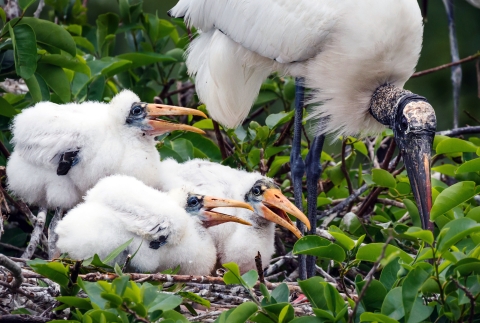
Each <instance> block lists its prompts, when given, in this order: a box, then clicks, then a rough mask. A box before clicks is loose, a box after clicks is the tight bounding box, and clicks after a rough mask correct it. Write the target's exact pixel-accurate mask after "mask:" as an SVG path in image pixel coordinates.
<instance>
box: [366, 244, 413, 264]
mask: <svg viewBox="0 0 480 323" xmlns="http://www.w3.org/2000/svg"><path fill="white" fill-rule="evenodd" d="M384 246H385V244H384V243H370V244H368V245H365V246H363V247H360V248H359V249H358V252H357V260H362V261H370V262H376V261H377V260H378V258H379V257H380V255H381V254H382V250H383V247H384ZM393 253H397V254H398V256H399V257H400V258H401V259H402V260H403V261H404V262H406V263H411V262H412V261H413V258H412V257H410V256H409V255H408V254H407V253H406V252H405V251H403V250H402V249H400V248H398V247H395V246H392V245H390V244H389V245H388V246H387V248H386V249H385V257H384V259H385V258H388V257H390V256H391V255H392V254H393Z"/></svg>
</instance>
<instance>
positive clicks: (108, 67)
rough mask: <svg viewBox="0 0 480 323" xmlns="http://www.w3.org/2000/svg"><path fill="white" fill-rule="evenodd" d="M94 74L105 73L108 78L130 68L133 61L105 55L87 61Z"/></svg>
mask: <svg viewBox="0 0 480 323" xmlns="http://www.w3.org/2000/svg"><path fill="white" fill-rule="evenodd" d="M87 64H88V66H89V67H90V71H91V73H92V77H93V76H97V75H103V76H105V77H107V78H109V77H112V76H114V75H115V74H119V73H121V72H124V71H127V70H128V69H130V66H131V65H132V62H130V61H127V60H124V59H118V58H115V57H104V58H102V59H97V60H94V61H89V62H87Z"/></svg>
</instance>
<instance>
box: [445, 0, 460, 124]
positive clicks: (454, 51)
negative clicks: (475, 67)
mask: <svg viewBox="0 0 480 323" xmlns="http://www.w3.org/2000/svg"><path fill="white" fill-rule="evenodd" d="M443 4H444V5H445V9H446V11H447V17H448V31H449V32H448V35H449V38H450V53H451V56H452V62H457V61H459V60H460V55H459V53H458V41H457V31H456V28H455V12H454V0H443ZM452 85H453V128H458V107H459V104H460V87H461V86H462V67H461V65H456V66H452Z"/></svg>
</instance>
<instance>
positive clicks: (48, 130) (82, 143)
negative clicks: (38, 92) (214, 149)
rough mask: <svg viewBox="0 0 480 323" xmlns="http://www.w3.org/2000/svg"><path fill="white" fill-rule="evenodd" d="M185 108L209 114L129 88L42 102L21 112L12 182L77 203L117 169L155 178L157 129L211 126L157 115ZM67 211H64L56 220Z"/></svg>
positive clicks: (24, 193)
mask: <svg viewBox="0 0 480 323" xmlns="http://www.w3.org/2000/svg"><path fill="white" fill-rule="evenodd" d="M184 114H192V115H197V116H202V117H205V115H204V114H203V113H202V112H201V111H198V110H194V109H186V108H179V107H172V106H166V105H158V104H147V103H142V102H141V101H140V99H139V98H138V96H137V95H135V94H134V93H133V92H131V91H126V90H125V91H122V92H120V93H119V94H118V95H116V96H115V97H114V98H113V99H112V100H111V102H110V103H100V102H84V103H80V104H77V103H69V104H65V105H57V104H54V103H52V102H41V103H38V104H36V105H35V106H33V107H31V108H28V109H25V110H23V112H22V113H20V114H19V115H18V116H16V117H15V118H14V120H13V125H12V134H13V137H12V143H13V144H14V145H15V148H14V151H13V153H12V155H11V157H10V159H9V160H8V165H7V177H8V187H9V189H10V190H11V191H13V192H14V193H15V195H17V196H18V197H20V198H22V199H23V200H24V201H25V202H27V203H29V204H33V205H39V206H42V207H48V208H54V207H58V208H61V209H69V208H71V207H73V206H74V205H75V204H77V203H79V202H80V201H81V198H82V196H83V195H84V194H85V192H86V191H87V190H88V189H90V188H92V187H93V186H94V185H95V184H96V183H97V182H98V180H99V179H101V178H102V177H105V176H108V175H111V174H127V175H131V176H134V177H136V178H138V179H140V180H141V181H143V182H144V183H146V184H148V185H155V183H156V180H157V178H158V176H160V174H159V173H158V165H159V163H160V159H159V154H158V151H157V149H156V148H155V139H154V138H155V136H156V135H159V134H162V133H165V132H170V131H172V130H186V131H194V132H199V133H203V131H201V130H200V129H197V128H194V127H191V126H188V125H182V124H173V123H170V122H166V121H161V120H155V118H156V117H159V116H163V115H184ZM59 217H61V212H60V211H59V212H57V214H56V217H55V221H52V225H54V224H55V223H56V221H57V220H58V218H59ZM52 233H53V230H52Z"/></svg>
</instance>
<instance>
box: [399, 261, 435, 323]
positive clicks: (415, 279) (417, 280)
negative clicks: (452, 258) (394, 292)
mask: <svg viewBox="0 0 480 323" xmlns="http://www.w3.org/2000/svg"><path fill="white" fill-rule="evenodd" d="M429 277H430V273H429V272H427V271H425V270H423V269H422V268H421V267H420V266H417V267H415V268H414V269H413V270H411V271H410V272H409V273H408V275H407V277H406V278H405V281H404V282H403V286H402V301H403V307H404V309H405V321H406V322H411V323H415V322H420V321H416V320H415V319H414V318H412V319H410V316H411V315H412V314H414V313H413V309H414V304H415V301H416V300H417V298H418V294H419V292H420V288H421V287H422V285H423V283H425V281H426V280H427V279H428V278H429ZM414 316H415V315H414Z"/></svg>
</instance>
